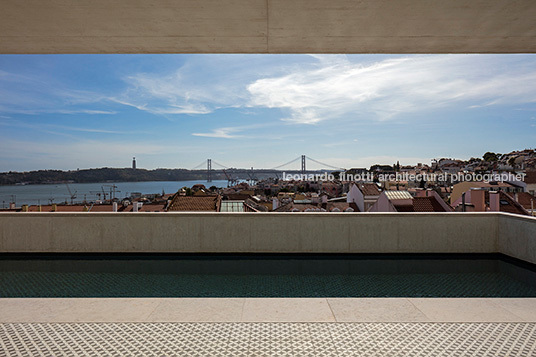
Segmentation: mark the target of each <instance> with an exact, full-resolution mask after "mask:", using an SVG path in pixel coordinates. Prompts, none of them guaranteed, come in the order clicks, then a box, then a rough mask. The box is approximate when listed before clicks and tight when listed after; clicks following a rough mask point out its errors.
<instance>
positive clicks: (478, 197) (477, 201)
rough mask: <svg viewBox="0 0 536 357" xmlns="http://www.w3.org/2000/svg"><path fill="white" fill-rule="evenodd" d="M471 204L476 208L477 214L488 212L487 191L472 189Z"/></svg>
mask: <svg viewBox="0 0 536 357" xmlns="http://www.w3.org/2000/svg"><path fill="white" fill-rule="evenodd" d="M471 203H472V204H473V206H474V207H475V212H485V211H486V191H484V190H480V189H476V190H475V189H471Z"/></svg>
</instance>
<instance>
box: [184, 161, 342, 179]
mask: <svg viewBox="0 0 536 357" xmlns="http://www.w3.org/2000/svg"><path fill="white" fill-rule="evenodd" d="M308 162H309V163H312V164H313V165H314V166H317V167H318V168H317V169H315V170H311V169H309V170H307V166H308ZM190 170H192V171H194V170H203V171H206V177H207V182H212V180H213V179H214V177H215V175H216V174H218V173H222V174H223V175H224V176H225V179H227V181H228V182H229V184H234V183H236V182H237V181H238V180H241V179H246V180H251V181H257V180H258V178H257V175H262V176H265V177H267V176H272V177H273V176H275V177H278V178H279V177H280V174H281V172H282V171H283V170H284V171H286V172H288V173H289V174H296V173H298V174H302V175H307V174H309V173H316V172H318V171H320V170H330V171H344V170H345V169H344V168H342V167H337V166H333V165H330V164H326V163H323V162H321V161H318V160H315V159H313V158H310V157H308V156H306V155H301V156H298V157H296V158H294V159H292V160H290V161H288V162H285V163H284V164H281V165H278V166H275V167H272V168H269V169H254V168H253V167H251V168H250V169H241V168H233V167H229V166H226V165H222V164H219V163H218V162H216V161H214V160H213V159H207V160H204V161H203V162H201V163H200V164H199V165H197V166H195V167H193V168H192V169H190ZM220 176H221V175H220Z"/></svg>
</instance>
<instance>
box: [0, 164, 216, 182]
mask: <svg viewBox="0 0 536 357" xmlns="http://www.w3.org/2000/svg"><path fill="white" fill-rule="evenodd" d="M222 176H223V173H222V172H220V171H216V170H215V171H214V172H213V174H212V177H213V179H215V180H217V179H222V178H224V176H223V177H222ZM204 178H206V171H204V170H194V171H191V170H186V169H156V170H145V169H130V168H128V169H118V168H109V167H104V168H100V169H86V170H76V171H61V170H39V171H29V172H13V171H10V172H3V173H0V185H15V184H21V183H27V184H42V183H56V182H75V183H93V182H138V181H187V180H200V179H204Z"/></svg>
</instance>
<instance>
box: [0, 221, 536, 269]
mask: <svg viewBox="0 0 536 357" xmlns="http://www.w3.org/2000/svg"><path fill="white" fill-rule="evenodd" d="M499 216H500V215H499V214H493V213H464V214H463V213H445V214H443V213H430V214H429V213H416V214H415V213H290V214H289V213H2V214H0V234H1V235H0V252H46V253H48V252H52V253H57V252H58V253H59V252H80V253H89V252H99V253H103V252H126V253H136V252H177V253H181V252H207V253H209V252H235V253H236V252H239V253H256V252H265V253H266V252H268V253H492V252H498V251H499V244H498V241H499V240H498V235H499V234H498V232H499V227H498V223H499ZM509 220H511V221H509ZM501 222H502V223H503V224H508V227H514V228H512V229H517V230H528V231H530V232H533V236H534V232H535V229H536V222H535V221H523V220H521V221H519V220H518V219H516V218H515V217H510V216H505V217H501ZM504 222H506V223H504ZM517 222H521V224H522V227H521V228H520V227H518V226H517ZM502 231H504V230H501V232H502ZM520 236H521V237H525V238H522V240H521V241H520V242H522V244H526V243H523V242H526V241H527V240H528V239H529V238H530V234H529V235H520ZM505 237H508V238H504V239H503V241H504V240H505V239H506V240H505V241H506V242H507V243H508V244H506V243H505V244H503V246H505V247H506V248H505V249H507V252H512V255H514V256H516V257H521V256H523V257H524V256H525V255H523V254H521V253H518V250H517V249H516V248H515V247H516V244H517V243H516V242H517V240H516V238H515V237H514V238H511V235H506V233H505ZM507 254H508V253H507ZM533 256H534V254H533ZM522 259H524V258H522ZM525 260H530V259H525ZM530 261H534V260H530Z"/></svg>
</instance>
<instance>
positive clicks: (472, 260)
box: [0, 255, 536, 297]
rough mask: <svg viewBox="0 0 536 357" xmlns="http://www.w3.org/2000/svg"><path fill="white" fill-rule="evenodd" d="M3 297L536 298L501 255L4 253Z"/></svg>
mask: <svg viewBox="0 0 536 357" xmlns="http://www.w3.org/2000/svg"><path fill="white" fill-rule="evenodd" d="M0 296H1V297H536V269H535V267H534V266H533V265H529V264H524V263H520V262H518V261H515V260H512V259H510V258H507V257H505V256H503V255H428V256H424V255H388V256H381V255H275V256H274V255H238V256H237V255H175V256H173V255H142V256H133V255H104V256H95V255H76V256H72V255H46V256H44V255H26V256H22V255H0Z"/></svg>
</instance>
